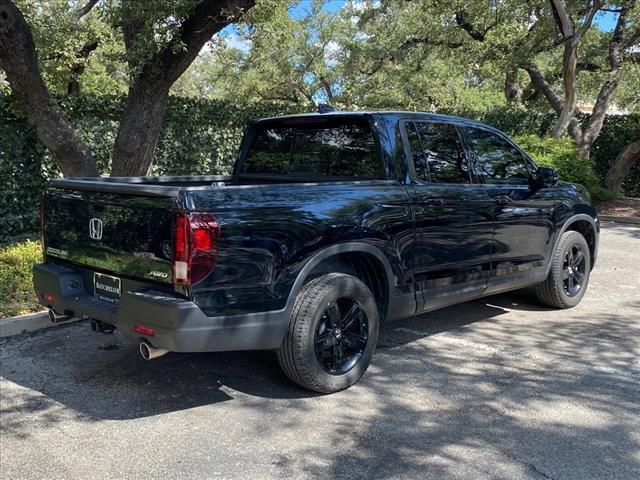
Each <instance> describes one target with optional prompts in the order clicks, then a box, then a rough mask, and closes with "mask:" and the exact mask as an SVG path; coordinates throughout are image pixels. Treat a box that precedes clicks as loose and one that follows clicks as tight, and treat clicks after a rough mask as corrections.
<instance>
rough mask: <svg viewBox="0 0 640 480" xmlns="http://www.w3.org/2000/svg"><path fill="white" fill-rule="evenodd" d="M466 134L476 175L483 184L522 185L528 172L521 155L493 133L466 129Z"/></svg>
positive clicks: (471, 128)
mask: <svg viewBox="0 0 640 480" xmlns="http://www.w3.org/2000/svg"><path fill="white" fill-rule="evenodd" d="M466 133H467V136H468V138H469V141H470V142H471V145H472V146H473V149H474V151H475V154H476V161H477V165H478V173H479V174H480V176H482V177H483V178H484V182H485V183H490V184H510V185H523V184H528V183H529V170H528V168H527V164H526V161H525V159H524V157H523V156H522V154H521V153H520V152H519V151H518V150H517V149H516V148H515V147H513V146H512V145H511V144H510V143H509V142H507V141H506V140H504V139H503V138H502V137H500V136H498V135H496V134H495V133H492V132H489V131H487V130H482V129H480V128H473V127H467V128H466Z"/></svg>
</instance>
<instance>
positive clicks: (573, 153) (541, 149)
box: [514, 134, 615, 201]
mask: <svg viewBox="0 0 640 480" xmlns="http://www.w3.org/2000/svg"><path fill="white" fill-rule="evenodd" d="M514 140H515V141H516V143H518V145H519V146H520V147H521V148H522V149H523V150H524V151H525V152H527V153H528V154H529V155H530V156H531V158H533V159H534V160H535V161H536V162H537V163H538V164H539V165H544V166H546V167H552V168H555V169H556V170H557V171H558V175H559V177H560V179H561V180H565V181H567V182H573V183H579V184H580V185H583V186H585V187H586V188H587V190H589V193H590V194H591V197H592V198H593V199H594V200H595V201H602V200H607V199H610V198H613V197H614V196H615V193H613V192H609V191H607V190H606V189H605V188H604V187H603V186H602V181H601V179H600V178H599V177H598V175H596V173H595V170H594V161H593V159H589V158H583V157H581V156H580V155H578V148H577V147H576V145H575V144H574V143H573V141H572V140H571V139H570V138H569V137H562V138H552V137H549V136H544V137H540V136H538V135H535V134H525V135H518V136H516V137H515V138H514Z"/></svg>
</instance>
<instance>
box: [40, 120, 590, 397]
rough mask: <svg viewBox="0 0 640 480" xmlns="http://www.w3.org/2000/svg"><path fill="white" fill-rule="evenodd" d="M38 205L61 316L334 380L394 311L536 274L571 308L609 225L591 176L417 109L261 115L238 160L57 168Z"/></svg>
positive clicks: (362, 361)
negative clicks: (572, 173)
mask: <svg viewBox="0 0 640 480" xmlns="http://www.w3.org/2000/svg"><path fill="white" fill-rule="evenodd" d="M41 217H42V218H41V220H42V234H43V245H44V252H45V259H44V263H42V264H39V265H36V266H35V267H34V285H35V290H36V293H37V295H38V298H39V301H40V303H42V305H44V306H46V307H47V308H49V309H50V315H51V317H52V319H53V320H60V319H64V318H69V317H81V318H90V319H92V325H93V326H94V328H95V329H96V330H99V331H109V330H113V329H114V328H118V329H119V330H120V331H121V332H122V333H123V334H124V335H126V336H127V337H129V338H130V339H132V340H134V341H136V342H138V343H139V345H140V351H141V353H142V355H143V357H144V358H146V359H150V358H155V357H158V356H160V355H163V354H165V353H167V352H211V351H230V350H255V349H269V350H275V351H276V352H277V357H278V360H279V362H280V365H281V366H282V368H283V370H284V371H285V372H286V374H287V375H288V376H289V378H291V380H293V381H294V382H295V383H297V384H299V385H301V386H303V387H305V388H308V389H311V390H314V391H318V392H324V393H328V392H335V391H338V390H341V389H344V388H347V387H349V386H350V385H353V384H354V383H355V382H357V381H358V380H359V379H360V377H361V376H362V375H363V374H364V372H365V370H366V369H367V367H368V365H369V362H370V360H371V357H372V355H373V352H374V350H375V347H376V341H377V338H378V328H379V325H380V323H382V322H385V321H391V320H394V319H399V318H405V317H409V316H411V315H417V314H420V313H422V312H425V311H428V310H433V309H436V308H440V307H444V306H446V305H451V304H453V303H457V302H463V301H467V300H470V299H473V298H478V297H481V296H485V295H492V294H495V293H498V292H504V291H507V290H513V289H518V288H522V287H527V286H531V285H536V290H537V294H538V297H539V299H540V301H541V302H542V303H544V304H546V305H549V306H552V307H556V308H568V307H572V306H574V305H576V304H577V303H578V302H579V301H580V299H581V298H582V296H583V295H584V293H585V290H586V288H587V285H588V282H589V273H590V271H591V269H592V268H593V265H594V263H595V260H596V254H597V246H598V233H599V225H598V219H597V216H596V211H595V209H594V207H593V206H592V204H591V201H590V199H589V195H588V193H587V192H586V190H585V189H584V188H583V187H581V186H579V185H574V184H570V183H564V182H559V181H558V179H557V174H556V172H555V171H554V170H553V169H550V168H544V167H539V166H537V165H536V164H535V162H534V161H533V160H532V159H531V158H530V157H529V156H527V155H526V154H525V153H524V152H523V151H522V150H520V149H519V148H518V146H517V145H515V144H514V143H513V142H512V141H511V140H510V139H509V138H507V136H505V135H504V134H502V133H501V132H499V131H498V130H496V129H494V128H491V127H488V126H486V125H481V124H479V123H476V122H472V121H469V120H464V119H460V118H454V117H449V116H441V115H435V114H428V113H407V112H331V113H314V114H302V115H293V116H285V117H279V118H267V119H262V120H258V121H255V122H254V123H252V124H251V125H250V126H249V127H248V129H247V131H246V134H245V136H244V139H243V141H242V144H241V146H240V151H239V154H238V157H237V162H236V165H235V169H234V171H233V174H232V175H229V176H193V177H155V178H154V177H144V178H85V179H60V180H52V181H51V182H50V184H49V187H48V188H47V191H46V193H45V194H44V196H43V199H42V207H41Z"/></svg>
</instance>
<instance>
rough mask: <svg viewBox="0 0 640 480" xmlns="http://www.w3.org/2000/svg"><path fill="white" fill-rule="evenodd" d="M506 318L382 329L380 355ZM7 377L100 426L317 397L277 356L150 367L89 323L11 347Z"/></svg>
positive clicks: (204, 358)
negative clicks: (238, 403)
mask: <svg viewBox="0 0 640 480" xmlns="http://www.w3.org/2000/svg"><path fill="white" fill-rule="evenodd" d="M503 313H505V310H504V309H502V308H498V307H494V306H490V305H487V304H486V303H484V302H480V301H475V302H468V303H465V304H460V305H455V306H452V307H448V308H445V309H441V310H437V311H435V312H431V313H428V314H424V315H421V316H418V317H413V318H412V319H409V320H406V321H399V322H392V323H389V324H386V325H383V327H382V328H381V333H380V341H379V349H380V350H382V349H385V348H393V347H395V346H399V345H404V344H406V343H408V342H411V341H414V340H415V339H417V338H422V337H426V336H430V335H434V334H437V333H440V332H443V331H448V330H454V329H457V328H460V327H462V326H464V325H466V324H469V323H473V322H477V321H481V320H487V319H489V318H491V317H494V316H497V315H501V314H503ZM409 324H410V325H411V326H412V328H414V329H415V328H416V325H419V331H417V332H416V331H415V330H411V332H410V333H409V334H407V333H406V332H404V331H403V328H405V327H406V326H407V325H409ZM0 375H1V376H2V377H4V378H6V379H8V380H10V381H12V382H14V383H16V384H18V385H21V386H23V387H26V388H29V389H31V390H35V391H39V392H41V393H42V394H43V395H46V396H47V397H49V398H50V399H52V400H55V401H57V402H60V403H62V404H63V405H66V406H68V407H70V408H72V409H73V410H75V411H77V412H78V413H79V414H81V415H83V416H86V417H89V418H95V419H112V420H123V419H133V418H140V417H146V416H152V415H159V414H163V413H168V412H173V411H179V410H184V409H189V408H194V407H198V406H203V405H210V404H215V403H218V402H224V401H228V400H231V399H232V397H231V396H230V395H229V394H227V393H225V392H224V389H222V387H223V386H227V387H230V388H232V389H234V390H237V391H240V392H243V393H246V394H249V395H253V396H259V397H265V398H287V399H294V398H304V397H311V396H315V394H314V393H312V392H308V391H306V390H304V389H301V388H298V387H297V386H295V385H293V384H292V383H291V382H290V381H289V380H288V379H287V377H286V376H285V375H284V374H283V373H282V371H281V370H280V367H279V365H278V362H277V359H276V356H275V354H274V352H268V351H248V352H222V353H193V354H171V353H170V354H168V355H166V356H164V357H161V358H159V359H156V360H153V361H150V362H147V361H144V360H142V359H141V358H140V355H139V354H138V346H137V345H136V344H133V343H131V342H130V341H129V340H128V339H126V338H125V337H123V336H122V335H120V334H119V333H118V332H117V330H116V333H115V334H113V335H100V334H96V333H94V332H92V331H91V330H90V328H89V325H88V324H87V323H86V322H80V323H76V324H73V325H68V326H60V327H56V328H53V329H49V330H45V331H41V332H36V333H33V334H30V335H29V334H26V335H24V336H22V337H14V338H13V339H8V340H4V346H3V349H2V362H0ZM4 403H5V404H7V403H14V402H6V401H5V402H4ZM18 403H20V402H18ZM45 405H46V402H45V401H37V402H32V403H27V404H23V405H22V406H21V407H19V408H22V409H24V410H25V411H27V412H28V411H32V412H34V411H37V410H42V408H44V407H45ZM9 408H12V407H9ZM3 412H4V413H9V411H6V410H0V413H3ZM4 427H5V426H4V425H3V428H4Z"/></svg>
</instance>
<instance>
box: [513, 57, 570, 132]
mask: <svg viewBox="0 0 640 480" xmlns="http://www.w3.org/2000/svg"><path fill="white" fill-rule="evenodd" d="M522 68H523V69H524V70H525V71H526V72H527V73H528V74H529V78H530V79H531V85H532V86H533V88H534V89H535V90H536V91H538V92H540V93H542V95H544V96H545V98H546V99H547V101H548V102H549V105H551V108H553V110H554V111H555V112H556V113H557V114H561V113H562V110H563V108H564V104H563V101H562V99H561V98H560V97H559V96H558V94H556V92H554V91H553V88H551V85H550V84H549V82H547V80H546V79H545V78H544V76H543V75H542V73H541V72H540V70H538V67H536V66H535V65H533V64H528V65H524V66H523V67H522ZM573 113H574V112H572V114H571V118H570V120H569V127H568V128H569V134H570V135H571V138H573V140H574V141H575V142H576V143H578V144H579V143H580V142H581V141H582V127H581V126H580V122H578V120H577V119H576V118H575V116H574V115H573Z"/></svg>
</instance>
